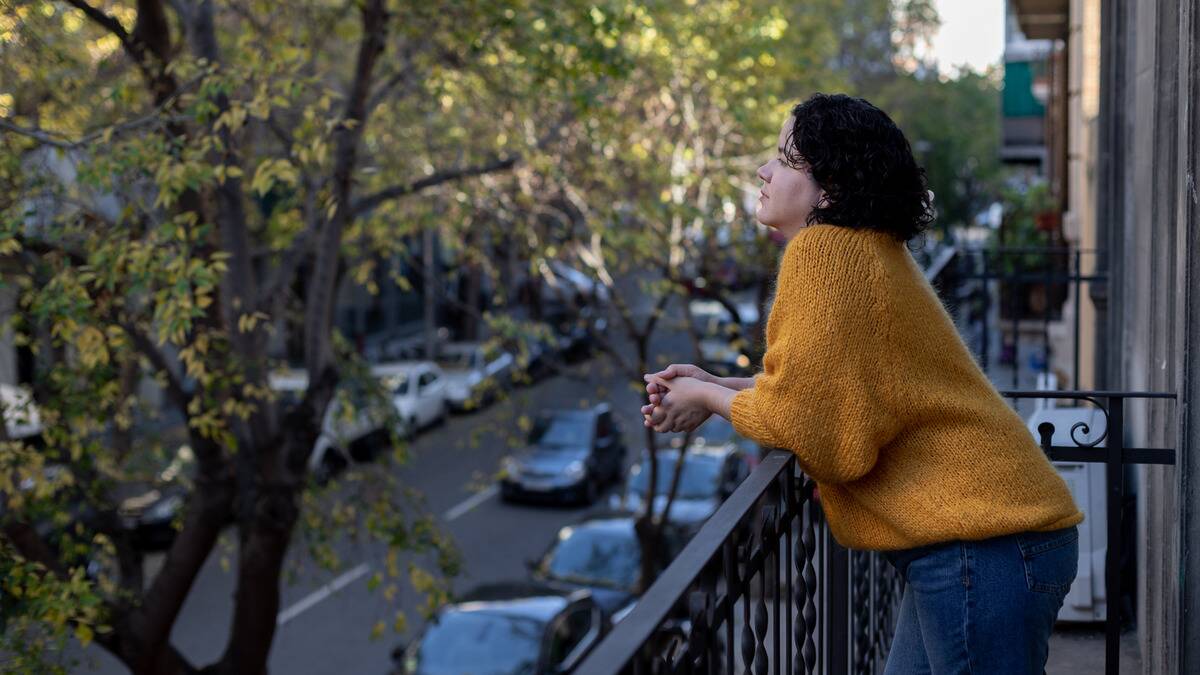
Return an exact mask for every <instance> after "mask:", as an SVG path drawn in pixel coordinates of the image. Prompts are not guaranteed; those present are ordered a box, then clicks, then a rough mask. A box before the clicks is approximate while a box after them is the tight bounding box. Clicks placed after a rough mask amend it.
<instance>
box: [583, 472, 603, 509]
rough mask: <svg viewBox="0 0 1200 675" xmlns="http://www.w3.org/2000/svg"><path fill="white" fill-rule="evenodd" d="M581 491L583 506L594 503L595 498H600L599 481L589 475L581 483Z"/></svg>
mask: <svg viewBox="0 0 1200 675" xmlns="http://www.w3.org/2000/svg"><path fill="white" fill-rule="evenodd" d="M582 492H583V503H584V505H585V506H590V505H592V504H595V503H596V500H597V499H599V498H600V481H598V480H596V479H595V478H592V477H590V476H589V477H588V478H587V479H586V480H585V481H584V483H583V490H582Z"/></svg>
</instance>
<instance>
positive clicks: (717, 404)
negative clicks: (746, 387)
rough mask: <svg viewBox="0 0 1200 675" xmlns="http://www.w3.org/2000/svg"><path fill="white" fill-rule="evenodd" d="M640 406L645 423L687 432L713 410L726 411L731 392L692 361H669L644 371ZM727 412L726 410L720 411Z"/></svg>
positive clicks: (663, 428)
mask: <svg viewBox="0 0 1200 675" xmlns="http://www.w3.org/2000/svg"><path fill="white" fill-rule="evenodd" d="M643 379H645V381H646V394H647V398H648V400H649V401H650V403H649V404H648V405H644V406H642V417H643V418H644V419H645V425H646V426H647V427H651V428H653V429H654V430H655V431H657V432H659V433H667V432H690V431H692V430H694V429H695V428H696V427H698V426H700V425H701V424H703V423H704V421H705V420H707V419H708V418H709V417H710V416H711V415H712V414H713V413H715V412H721V411H722V406H721V404H722V402H724V410H726V411H728V406H729V403H728V398H729V397H731V396H732V394H733V392H732V391H730V390H728V389H726V388H725V387H723V386H721V385H720V384H717V378H716V377H714V376H712V375H710V374H709V373H707V372H705V371H704V370H703V369H701V368H699V367H698V366H694V365H692V364H672V365H670V366H667V367H666V368H664V369H663V370H661V371H659V372H657V373H646V374H645V375H644V376H643ZM723 414H725V415H728V412H725V413H723Z"/></svg>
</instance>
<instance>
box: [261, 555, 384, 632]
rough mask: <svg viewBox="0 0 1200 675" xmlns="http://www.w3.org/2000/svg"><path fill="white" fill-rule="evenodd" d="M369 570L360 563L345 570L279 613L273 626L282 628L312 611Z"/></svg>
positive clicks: (364, 564) (365, 564)
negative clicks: (303, 613) (302, 614)
mask: <svg viewBox="0 0 1200 675" xmlns="http://www.w3.org/2000/svg"><path fill="white" fill-rule="evenodd" d="M370 569H371V567H370V566H369V565H367V563H362V564H361V565H359V566H358V567H355V568H352V569H349V570H347V571H346V572H344V573H342V574H341V575H340V576H338V577H337V578H336V579H334V580H333V581H331V582H329V583H327V584H325V585H324V586H322V587H320V588H318V589H317V590H315V591H313V592H312V593H309V594H308V595H306V596H304V599H302V600H301V601H300V602H297V603H296V604H294V605H292V606H291V607H288V608H287V609H285V610H283V611H282V612H280V613H279V616H278V617H276V618H275V625H276V626H282V625H283V624H285V623H287V622H289V621H291V620H292V619H294V618H296V617H298V616H300V614H301V613H302V612H306V611H308V610H310V609H312V608H313V607H314V606H315V605H316V604H317V603H318V602H321V601H322V600H324V599H325V598H328V597H329V596H331V595H333V594H334V593H337V592H338V591H340V590H342V589H343V588H345V587H346V586H348V585H349V584H351V583H352V582H353V581H354V580H355V579H358V578H359V577H361V576H363V575H365V574H366V573H367V572H368V571H370Z"/></svg>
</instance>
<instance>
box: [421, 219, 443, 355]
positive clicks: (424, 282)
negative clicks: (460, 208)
mask: <svg viewBox="0 0 1200 675" xmlns="http://www.w3.org/2000/svg"><path fill="white" fill-rule="evenodd" d="M433 244H434V233H433V226H431V225H426V226H425V228H424V229H423V230H422V231H421V268H422V269H421V296H422V298H421V299H422V301H423V303H424V323H425V329H424V336H425V358H427V359H432V358H433V357H434V355H435V354H436V353H437V301H438V296H439V293H437V292H436V291H434V284H436V283H438V279H437V275H436V274H435V273H434V269H433V265H434V260H435V257H436V256H434V254H433Z"/></svg>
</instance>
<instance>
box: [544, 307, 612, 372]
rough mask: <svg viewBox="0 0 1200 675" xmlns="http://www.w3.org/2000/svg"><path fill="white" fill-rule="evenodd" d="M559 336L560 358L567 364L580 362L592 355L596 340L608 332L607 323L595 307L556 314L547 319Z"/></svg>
mask: <svg viewBox="0 0 1200 675" xmlns="http://www.w3.org/2000/svg"><path fill="white" fill-rule="evenodd" d="M547 320H548V321H549V322H550V323H551V325H552V326H553V328H554V332H555V333H556V334H557V335H558V336H559V350H560V353H561V355H562V358H563V359H565V360H566V361H569V362H574V361H581V360H583V359H586V358H587V357H589V356H591V355H592V352H593V351H595V349H596V346H597V344H596V343H597V338H598V337H602V336H604V335H606V334H607V332H608V321H607V320H606V319H605V318H604V316H603V312H602V311H601V310H600V309H598V308H595V307H591V306H586V307H581V308H580V309H579V310H578V311H577V312H565V311H564V312H558V313H555V314H551V315H549V316H548V319H547Z"/></svg>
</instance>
